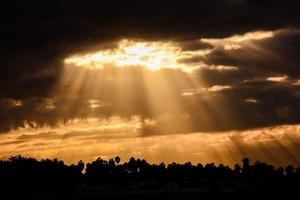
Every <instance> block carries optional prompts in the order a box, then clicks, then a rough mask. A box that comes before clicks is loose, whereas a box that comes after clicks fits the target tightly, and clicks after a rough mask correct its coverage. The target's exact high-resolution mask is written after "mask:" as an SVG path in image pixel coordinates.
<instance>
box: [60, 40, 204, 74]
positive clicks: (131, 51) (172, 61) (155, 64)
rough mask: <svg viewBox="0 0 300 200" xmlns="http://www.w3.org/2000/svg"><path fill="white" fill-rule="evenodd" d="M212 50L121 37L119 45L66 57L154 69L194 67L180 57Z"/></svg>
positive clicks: (81, 63) (92, 64) (98, 65)
mask: <svg viewBox="0 0 300 200" xmlns="http://www.w3.org/2000/svg"><path fill="white" fill-rule="evenodd" d="M206 53H208V51H207V50H199V51H196V52H195V51H194V52H189V51H182V50H181V48H180V46H179V45H178V44H177V43H175V42H145V41H135V40H126V39H124V40H121V41H120V42H119V43H118V47H117V48H115V49H106V50H101V51H97V52H91V53H87V54H81V55H73V56H70V57H68V58H66V59H65V60H64V62H65V64H67V65H70V64H71V65H75V66H78V67H87V68H90V69H102V68H104V67H105V66H109V65H112V66H116V67H128V66H143V67H146V68H148V69H150V70H159V69H161V68H173V69H177V68H180V69H183V70H184V71H190V70H191V69H193V68H194V67H195V66H191V65H189V66H187V65H185V64H181V63H178V62H177V61H178V60H180V59H185V58H189V57H191V56H195V55H197V54H198V55H203V54H206Z"/></svg>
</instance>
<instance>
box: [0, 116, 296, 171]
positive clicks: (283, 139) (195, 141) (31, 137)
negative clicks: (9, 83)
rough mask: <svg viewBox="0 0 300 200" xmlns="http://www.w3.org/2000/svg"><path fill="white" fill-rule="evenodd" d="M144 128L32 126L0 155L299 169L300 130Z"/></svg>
mask: <svg viewBox="0 0 300 200" xmlns="http://www.w3.org/2000/svg"><path fill="white" fill-rule="evenodd" d="M140 123H141V121H140V119H139V118H135V117H133V118H132V119H131V120H129V121H126V120H125V121H124V120H122V119H120V118H115V119H111V120H110V121H106V122H104V121H103V122H99V121H98V120H96V119H90V120H89V121H88V123H86V124H85V123H83V122H79V121H77V122H76V123H72V124H69V126H67V127H61V128H56V129H30V128H29V127H28V128H27V129H25V128H24V129H22V130H18V131H14V132H10V133H7V134H3V135H0V138H1V147H3V148H1V149H0V154H1V156H2V158H7V157H9V156H10V155H12V154H13V155H15V154H22V155H27V156H35V157H37V158H46V157H47V158H54V157H58V158H60V159H64V160H65V161H66V162H67V163H72V162H77V161H78V160H81V159H82V160H84V161H91V160H94V159H96V158H97V157H99V156H101V157H103V158H110V157H114V156H116V155H120V156H121V158H122V159H123V161H125V160H127V159H128V158H130V157H131V156H135V157H140V158H145V159H147V160H149V161H150V162H155V163H158V162H162V161H163V162H167V163H168V162H173V161H175V162H186V161H192V162H193V163H198V162H202V163H207V162H215V163H225V164H229V165H233V164H234V163H236V162H240V160H241V158H242V157H244V156H247V157H249V158H251V159H252V160H263V161H266V162H270V163H273V164H276V165H283V166H285V165H287V164H299V159H298V156H297V155H298V154H299V153H300V148H299V146H298V145H297V143H298V142H299V141H300V127H299V125H284V126H274V127H266V128H258V129H251V130H246V131H227V132H216V133H205V132H200V133H191V134H174V135H162V136H149V137H136V131H135V130H137V128H138V127H139V124H140ZM147 123H152V122H151V120H150V121H149V120H148V122H147ZM74 152H76V153H74Z"/></svg>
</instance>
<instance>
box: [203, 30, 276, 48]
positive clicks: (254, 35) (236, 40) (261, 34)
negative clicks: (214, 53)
mask: <svg viewBox="0 0 300 200" xmlns="http://www.w3.org/2000/svg"><path fill="white" fill-rule="evenodd" d="M274 35H275V32H273V31H257V32H250V33H245V34H244V35H233V36H230V37H228V38H222V39H201V41H203V42H207V43H209V44H213V45H224V48H225V50H237V49H240V48H241V45H240V43H243V42H247V41H255V40H263V39H267V38H271V37H273V36H274Z"/></svg>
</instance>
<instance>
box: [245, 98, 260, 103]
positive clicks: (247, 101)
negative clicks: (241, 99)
mask: <svg viewBox="0 0 300 200" xmlns="http://www.w3.org/2000/svg"><path fill="white" fill-rule="evenodd" d="M245 102H246V103H259V101H258V100H257V99H254V98H248V99H245Z"/></svg>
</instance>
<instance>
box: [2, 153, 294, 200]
mask: <svg viewBox="0 0 300 200" xmlns="http://www.w3.org/2000/svg"><path fill="white" fill-rule="evenodd" d="M120 161H121V158H120V157H118V156H117V157H115V158H113V159H110V160H104V159H101V158H98V159H96V160H95V161H93V162H91V163H87V164H86V165H85V164H84V163H83V162H82V161H79V162H78V163H77V164H72V165H66V164H65V163H64V162H63V161H60V160H57V159H54V160H49V159H46V160H36V159H34V158H26V157H22V156H16V157H11V158H9V159H8V160H2V161H0V188H1V191H2V192H1V195H7V196H11V197H20V196H22V197H26V198H27V197H30V198H32V199H44V197H47V198H49V197H51V196H55V197H56V195H57V196H59V197H62V198H63V197H70V196H72V198H86V197H87V196H88V197H90V196H91V197H93V196H101V197H102V199H106V198H107V199H111V198H114V197H116V198H117V197H127V198H128V199H132V198H134V197H137V198H143V199H148V198H149V199H150V197H151V198H152V197H153V198H156V196H155V197H154V196H151V194H152V195H153V194H156V195H158V194H161V195H162V196H164V197H166V196H169V195H171V196H172V195H175V194H176V195H175V197H176V198H175V199H179V198H178V197H181V196H180V195H183V194H184V195H191V196H189V198H195V199H197V197H199V196H198V195H200V196H201V195H203V196H205V197H209V195H210V194H214V195H216V194H220V195H221V194H222V195H225V196H226V195H227V197H230V198H231V197H232V198H233V197H238V196H239V195H243V198H244V199H245V198H250V197H251V196H252V195H254V194H264V195H270V196H274V197H275V196H276V195H287V194H289V195H290V194H292V193H294V192H297V191H298V190H299V189H300V167H297V168H294V167H293V166H291V165H289V166H286V167H285V168H282V167H275V166H273V165H270V164H267V163H264V162H258V161H257V162H255V163H254V164H252V165H251V164H250V161H249V159H248V158H244V159H243V160H242V165H239V164H236V165H235V166H234V168H230V167H228V166H224V165H222V164H221V165H218V166H217V165H215V164H214V163H208V164H205V165H202V164H197V165H193V164H192V163H191V162H187V163H184V164H178V163H171V164H168V165H166V164H164V163H160V164H150V163H148V162H147V161H146V160H141V159H135V158H130V160H129V161H128V162H124V163H121V162H120ZM153 192H155V193H153ZM146 194H147V195H146ZM246 194H247V195H246ZM65 195H67V196H65ZM128 195H129V196H128ZM140 195H142V196H140ZM143 195H146V196H143ZM161 195H159V196H158V197H162V196H161Z"/></svg>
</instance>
